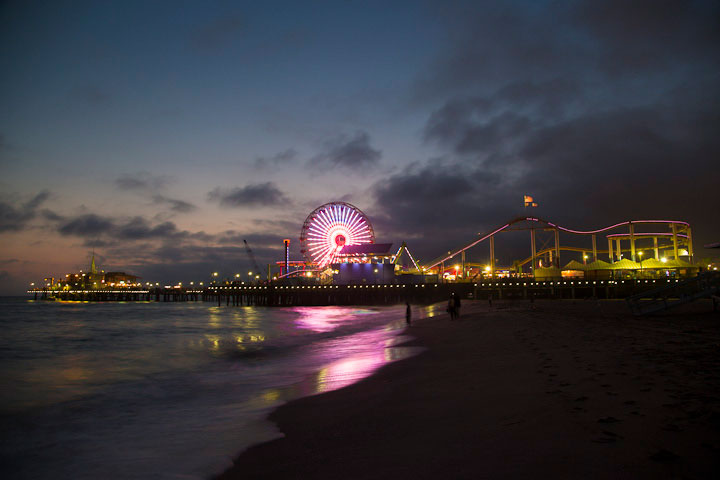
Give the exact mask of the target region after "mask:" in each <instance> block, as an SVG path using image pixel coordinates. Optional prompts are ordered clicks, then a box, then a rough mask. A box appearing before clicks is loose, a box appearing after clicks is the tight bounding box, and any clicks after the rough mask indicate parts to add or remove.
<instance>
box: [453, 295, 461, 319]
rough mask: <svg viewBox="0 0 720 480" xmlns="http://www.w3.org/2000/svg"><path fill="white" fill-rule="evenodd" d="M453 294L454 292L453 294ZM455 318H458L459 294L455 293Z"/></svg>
mask: <svg viewBox="0 0 720 480" xmlns="http://www.w3.org/2000/svg"><path fill="white" fill-rule="evenodd" d="M453 295H455V294H453ZM454 301H455V318H460V295H455V299H454Z"/></svg>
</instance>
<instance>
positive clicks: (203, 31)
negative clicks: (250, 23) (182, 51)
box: [190, 15, 245, 50]
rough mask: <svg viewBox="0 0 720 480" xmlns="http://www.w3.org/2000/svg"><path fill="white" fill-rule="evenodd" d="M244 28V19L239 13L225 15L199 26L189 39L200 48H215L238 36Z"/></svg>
mask: <svg viewBox="0 0 720 480" xmlns="http://www.w3.org/2000/svg"><path fill="white" fill-rule="evenodd" d="M244 30H245V21H244V20H243V18H242V17H241V16H240V15H227V16H223V17H221V18H217V19H215V20H213V21H211V22H208V23H206V24H205V25H203V26H201V27H200V28H198V29H197V30H195V31H194V32H192V34H191V36H190V39H191V41H192V43H193V44H194V45H195V46H196V47H198V48H200V49H202V50H216V49H219V48H222V47H224V46H225V45H227V44H229V43H231V42H232V41H233V40H235V39H236V38H239V37H240V36H241V35H242V34H243V32H244Z"/></svg>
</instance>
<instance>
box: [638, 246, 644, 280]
mask: <svg viewBox="0 0 720 480" xmlns="http://www.w3.org/2000/svg"><path fill="white" fill-rule="evenodd" d="M638 255H639V256H640V276H641V277H642V273H643V269H642V255H643V252H642V250H641V251H639V252H638Z"/></svg>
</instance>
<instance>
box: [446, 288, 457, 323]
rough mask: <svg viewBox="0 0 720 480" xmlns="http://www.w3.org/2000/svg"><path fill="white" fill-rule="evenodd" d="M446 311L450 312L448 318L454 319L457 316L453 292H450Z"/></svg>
mask: <svg viewBox="0 0 720 480" xmlns="http://www.w3.org/2000/svg"><path fill="white" fill-rule="evenodd" d="M447 311H448V312H450V320H455V318H456V317H457V311H456V310H455V292H453V293H451V294H450V300H448V307H447Z"/></svg>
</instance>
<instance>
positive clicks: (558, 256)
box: [555, 228, 560, 268]
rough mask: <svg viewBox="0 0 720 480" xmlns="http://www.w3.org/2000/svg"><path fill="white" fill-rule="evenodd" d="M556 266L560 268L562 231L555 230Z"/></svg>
mask: <svg viewBox="0 0 720 480" xmlns="http://www.w3.org/2000/svg"><path fill="white" fill-rule="evenodd" d="M555 266H556V267H558V268H560V230H558V229H557V228H556V229H555Z"/></svg>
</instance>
